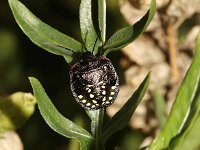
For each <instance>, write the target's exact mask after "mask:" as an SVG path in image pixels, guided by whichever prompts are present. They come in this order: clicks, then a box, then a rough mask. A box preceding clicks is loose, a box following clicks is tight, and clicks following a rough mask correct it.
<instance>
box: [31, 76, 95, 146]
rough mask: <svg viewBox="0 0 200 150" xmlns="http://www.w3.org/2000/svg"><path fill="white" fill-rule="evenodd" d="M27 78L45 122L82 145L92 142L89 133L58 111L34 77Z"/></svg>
mask: <svg viewBox="0 0 200 150" xmlns="http://www.w3.org/2000/svg"><path fill="white" fill-rule="evenodd" d="M29 80H30V82H31V85H32V87H33V92H34V96H35V97H36V100H37V103H38V107H39V110H40V113H41V115H42V117H43V118H44V120H45V121H46V123H47V124H48V125H49V126H50V127H51V128H52V129H53V130H54V131H56V132H57V133H59V134H61V135H63V136H65V137H68V138H76V139H78V140H79V141H80V143H81V145H82V146H83V147H87V146H88V145H89V144H90V142H92V136H91V134H90V133H89V132H87V131H86V130H85V129H83V128H82V127H79V126H77V125H76V124H75V123H73V122H72V121H71V120H69V119H67V118H65V117H64V116H63V115H62V114H60V113H59V112H58V110H57V109H56V108H55V106H54V105H53V103H52V102H51V100H50V99H49V97H48V96H47V94H46V93H45V90H44V88H43V87H42V85H41V84H40V82H39V81H38V80H37V79H36V78H33V77H30V78H29Z"/></svg>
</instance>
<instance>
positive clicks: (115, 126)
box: [101, 74, 150, 142]
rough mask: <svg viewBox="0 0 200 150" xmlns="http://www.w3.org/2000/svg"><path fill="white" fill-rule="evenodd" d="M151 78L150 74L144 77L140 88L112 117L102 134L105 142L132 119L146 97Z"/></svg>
mask: <svg viewBox="0 0 200 150" xmlns="http://www.w3.org/2000/svg"><path fill="white" fill-rule="evenodd" d="M149 80H150V74H148V75H147V77H146V78H145V79H144V81H143V82H142V83H141V85H140V86H139V88H138V89H137V90H136V91H135V92H134V94H133V95H132V96H131V98H130V99H129V100H128V101H127V102H126V103H125V104H124V106H123V107H122V108H121V109H120V110H119V111H118V112H117V113H116V114H115V115H114V116H113V117H112V118H111V120H110V121H109V122H108V124H107V125H106V126H105V131H104V132H103V134H102V137H101V138H102V140H103V141H104V142H105V141H106V140H107V139H108V138H109V137H110V136H111V135H112V134H113V133H114V132H116V131H117V130H120V129H122V128H123V127H125V126H126V125H127V124H128V122H129V120H130V119H131V117H132V115H133V113H134V112H135V110H136V108H137V106H138V105H139V103H140V101H141V100H142V98H143V97H144V94H145V92H146V90H147V87H148V84H149Z"/></svg>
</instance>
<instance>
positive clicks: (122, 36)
mask: <svg viewBox="0 0 200 150" xmlns="http://www.w3.org/2000/svg"><path fill="white" fill-rule="evenodd" d="M155 11H156V0H151V5H150V9H149V11H148V12H147V13H146V14H145V15H144V16H143V17H142V18H141V19H140V20H139V21H138V22H136V23H135V24H133V25H132V26H128V27H125V28H123V29H121V30H119V31H117V32H116V33H115V34H113V35H112V36H111V37H110V38H109V39H108V41H107V42H106V44H105V45H104V49H105V50H106V51H105V53H104V55H107V54H108V53H109V52H111V51H114V50H119V49H120V48H123V47H125V46H126V45H128V44H129V43H131V42H133V41H134V40H135V39H136V38H137V37H138V36H139V35H141V34H142V32H144V30H145V29H146V28H147V26H148V25H149V23H150V22H151V20H152V19H153V16H154V14H155Z"/></svg>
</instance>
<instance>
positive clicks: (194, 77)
mask: <svg viewBox="0 0 200 150" xmlns="http://www.w3.org/2000/svg"><path fill="white" fill-rule="evenodd" d="M199 58H200V34H199V35H198V38H197V45H196V52H195V54H194V57H193V61H192V64H191V66H190V68H189V70H188V71H187V74H186V76H185V77H184V79H183V81H182V84H181V86H180V88H179V91H178V93H177V96H176V99H175V102H174V104H173V107H172V110H171V113H170V115H169V117H168V120H167V122H166V124H165V126H164V128H163V129H162V130H161V132H160V133H159V135H158V136H157V137H156V138H155V139H154V141H153V142H152V143H151V145H150V148H149V149H150V150H151V149H152V150H154V149H165V148H167V147H168V146H169V143H170V141H171V140H172V139H173V138H174V137H175V136H177V135H178V134H179V133H180V132H181V131H182V129H183V127H184V125H185V123H186V122H187V120H188V119H189V118H188V117H189V114H190V111H193V110H192V108H191V106H192V103H194V100H195V93H196V92H197V90H198V84H199V82H200V59H199Z"/></svg>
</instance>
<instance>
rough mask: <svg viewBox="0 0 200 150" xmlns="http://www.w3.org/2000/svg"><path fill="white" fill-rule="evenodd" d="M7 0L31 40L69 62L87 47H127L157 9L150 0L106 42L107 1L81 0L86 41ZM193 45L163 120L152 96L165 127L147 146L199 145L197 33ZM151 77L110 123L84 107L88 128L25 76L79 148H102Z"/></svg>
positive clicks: (46, 112)
mask: <svg viewBox="0 0 200 150" xmlns="http://www.w3.org/2000/svg"><path fill="white" fill-rule="evenodd" d="M8 1H9V5H10V7H11V10H12V12H13V15H14V17H15V19H16V21H17V23H18V24H19V26H20V28H21V29H22V31H23V32H24V33H25V34H26V35H27V36H28V37H29V38H30V39H31V41H33V43H35V44H36V45H38V46H40V47H41V48H43V49H45V50H47V51H48V52H51V53H53V54H57V55H61V56H63V57H64V58H65V60H66V61H67V63H69V64H72V63H73V62H74V61H75V59H76V57H77V53H83V52H86V51H90V52H93V53H94V55H97V54H103V55H107V54H108V53H109V52H112V51H115V50H118V49H120V48H123V47H125V46H126V45H128V44H129V43H130V42H132V41H134V40H135V39H136V38H137V37H138V36H139V35H141V34H142V32H143V31H144V30H145V29H146V28H147V26H148V25H149V23H150V22H151V20H152V18H153V16H154V13H155V9H156V8H155V7H156V1H155V0H151V5H150V9H149V11H148V12H147V13H146V14H145V15H144V16H143V17H142V18H141V19H140V20H139V21H138V22H136V23H135V24H133V25H131V26H128V27H125V28H123V29H120V30H119V31H117V32H116V33H114V34H113V35H112V36H111V37H110V38H109V39H108V40H107V41H106V1H105V0H98V1H93V0H82V1H81V4H80V28H81V35H82V39H83V42H84V43H83V44H81V43H80V42H78V41H76V40H74V39H73V38H71V37H69V36H67V35H64V34H63V33H60V32H59V31H57V30H56V29H54V28H52V27H50V26H48V25H47V24H45V23H43V22H42V21H41V20H40V19H38V18H37V17H36V16H35V15H33V14H32V13H31V12H30V11H29V10H28V9H27V8H26V7H25V6H24V5H23V4H22V3H21V2H19V1H18V0H8ZM97 10H98V11H97ZM196 45H197V46H196V53H195V55H194V58H193V61H192V64H191V66H190V68H189V70H188V72H187V74H186V76H185V78H184V80H183V82H182V84H181V86H180V88H179V91H178V93H177V97H176V99H175V102H174V104H173V107H172V110H171V113H170V115H169V117H168V119H167V121H166V123H165V119H166V118H165V115H164V112H163V111H162V110H163V107H164V103H163V102H164V101H163V99H162V98H160V96H159V95H158V94H155V96H154V98H155V106H156V107H157V108H159V109H157V110H158V111H157V112H156V113H157V116H158V118H159V121H160V126H161V127H163V128H162V130H161V132H160V133H159V134H158V136H157V137H156V138H155V139H154V140H153V142H152V143H151V145H150V146H149V149H150V150H151V149H152V150H160V149H183V150H184V149H185V150H187V149H195V148H197V147H198V145H200V142H199V140H198V139H199V137H200V135H199V134H198V129H199V128H198V125H199V123H200V117H199V114H200V59H199V58H200V34H199V36H198V38H197V44H196ZM93 50H94V51H93ZM149 78H150V74H148V75H147V77H146V78H145V79H144V81H143V82H142V83H141V85H140V86H139V88H138V89H137V90H136V91H135V93H134V94H133V96H132V97H131V98H130V99H129V100H128V101H127V102H126V104H125V105H124V106H123V107H122V108H121V109H120V110H119V111H118V112H117V113H116V114H115V115H114V116H113V117H112V118H111V119H110V121H109V122H108V123H105V122H104V118H103V117H104V109H100V110H96V111H87V114H88V116H89V117H90V119H91V133H89V132H88V131H86V130H85V129H83V128H82V127H80V126H78V125H76V124H75V123H74V122H72V121H71V120H69V119H67V118H65V117H64V116H63V115H62V114H60V113H59V111H58V110H57V109H56V108H55V106H54V105H53V103H52V102H51V100H50V99H49V97H48V96H47V94H46V93H45V90H44V89H43V87H42V85H41V84H40V82H39V81H38V80H37V79H35V78H32V77H31V78H29V79H30V82H31V85H32V87H33V92H34V95H35V97H36V100H37V103H38V107H39V109H40V113H41V115H42V116H43V118H44V120H45V121H46V123H47V124H48V125H49V126H50V127H51V128H52V129H53V130H54V131H56V132H57V133H59V134H61V135H63V136H65V137H68V138H76V139H77V140H78V141H79V142H80V145H81V149H82V150H86V149H96V150H97V149H99V150H103V149H104V144H105V142H106V140H107V139H108V138H109V137H110V136H111V135H112V134H113V133H114V132H116V131H117V130H120V129H122V128H123V127H124V126H126V125H127V124H128V121H129V120H130V118H131V116H132V114H133V113H134V111H135V109H136V108H137V106H138V104H139V103H140V101H141V100H142V98H143V96H144V94H145V92H146V90H147V86H148V83H149ZM1 105H2V103H0V107H1ZM160 105H162V107H161V106H160ZM0 117H1V116H0ZM102 127H105V128H102ZM193 136H194V137H195V139H194V138H193ZM191 138H192V139H193V140H191ZM117 149H121V148H120V147H118V148H117Z"/></svg>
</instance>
